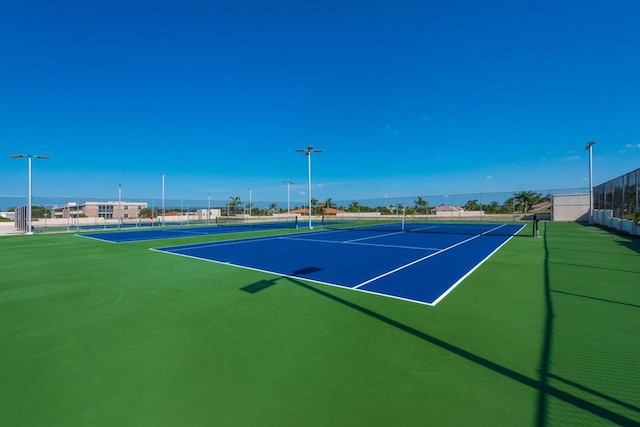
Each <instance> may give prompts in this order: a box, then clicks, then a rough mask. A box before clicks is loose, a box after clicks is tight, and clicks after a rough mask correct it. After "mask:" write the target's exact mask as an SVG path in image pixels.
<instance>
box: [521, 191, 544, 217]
mask: <svg viewBox="0 0 640 427" xmlns="http://www.w3.org/2000/svg"><path fill="white" fill-rule="evenodd" d="M540 197H541V196H540V195H539V194H537V193H534V192H533V191H521V192H519V193H516V194H514V199H515V200H516V202H517V205H516V206H517V207H518V208H520V210H522V212H523V213H525V214H526V213H527V212H528V211H529V208H530V207H531V206H533V205H535V204H536V203H538V201H539V200H540Z"/></svg>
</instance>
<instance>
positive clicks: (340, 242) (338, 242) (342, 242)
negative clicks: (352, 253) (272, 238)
mask: <svg viewBox="0 0 640 427" xmlns="http://www.w3.org/2000/svg"><path fill="white" fill-rule="evenodd" d="M393 234H396V233H393ZM387 236H388V234H387ZM368 238H369V237H367V239H368ZM278 239H280V240H293V241H300V242H314V243H333V244H335V245H357V246H377V247H380V248H400V249H416V250H421V251H439V250H440V249H442V248H425V247H422V246H402V245H383V244H380V243H360V242H357V240H361V239H356V240H324V239H322V240H321V239H298V238H295V237H282V236H280V237H278Z"/></svg>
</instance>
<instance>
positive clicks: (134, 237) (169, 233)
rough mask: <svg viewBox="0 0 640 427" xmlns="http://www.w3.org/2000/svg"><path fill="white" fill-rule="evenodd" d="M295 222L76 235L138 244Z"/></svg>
mask: <svg viewBox="0 0 640 427" xmlns="http://www.w3.org/2000/svg"><path fill="white" fill-rule="evenodd" d="M296 225H297V223H296V222H294V221H291V220H288V221H269V222H252V223H220V224H216V225H207V226H197V227H179V228H178V227H176V228H165V227H156V228H146V229H141V230H121V231H104V232H96V233H82V234H78V236H80V237H86V238H90V239H96V240H102V241H105V242H111V243H127V242H140V241H144V240H159V239H172V238H178V237H197V236H208V235H214V234H225V233H249V232H255V231H268V230H278V229H287V228H289V229H291V228H295V227H296Z"/></svg>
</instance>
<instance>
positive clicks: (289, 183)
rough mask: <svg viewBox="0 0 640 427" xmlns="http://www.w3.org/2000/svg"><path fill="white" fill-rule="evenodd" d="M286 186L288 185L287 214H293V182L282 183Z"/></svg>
mask: <svg viewBox="0 0 640 427" xmlns="http://www.w3.org/2000/svg"><path fill="white" fill-rule="evenodd" d="M282 182H283V183H284V184H287V214H288V213H289V212H291V184H293V182H291V181H282Z"/></svg>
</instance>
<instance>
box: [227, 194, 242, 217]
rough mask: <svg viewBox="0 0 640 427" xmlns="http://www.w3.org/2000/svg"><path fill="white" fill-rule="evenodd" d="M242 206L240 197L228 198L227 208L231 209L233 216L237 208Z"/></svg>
mask: <svg viewBox="0 0 640 427" xmlns="http://www.w3.org/2000/svg"><path fill="white" fill-rule="evenodd" d="M241 204H242V200H241V199H240V197H238V196H236V197H233V196H232V197H229V203H228V205H229V208H230V209H231V211H232V212H233V214H234V215H235V214H236V211H237V209H238V206H239V205H241Z"/></svg>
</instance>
